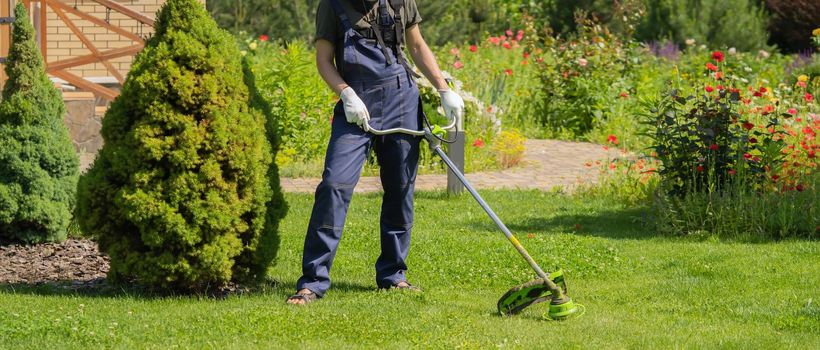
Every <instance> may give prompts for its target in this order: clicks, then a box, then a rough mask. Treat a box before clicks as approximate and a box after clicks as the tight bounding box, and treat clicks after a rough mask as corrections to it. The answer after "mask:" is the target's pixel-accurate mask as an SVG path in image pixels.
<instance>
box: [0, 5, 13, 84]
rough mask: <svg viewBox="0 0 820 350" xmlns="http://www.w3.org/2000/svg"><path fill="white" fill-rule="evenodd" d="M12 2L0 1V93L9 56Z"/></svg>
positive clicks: (4, 80)
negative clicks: (5, 63)
mask: <svg viewBox="0 0 820 350" xmlns="http://www.w3.org/2000/svg"><path fill="white" fill-rule="evenodd" d="M12 4H13V3H12V0H0V91H2V90H3V84H4V83H5V82H6V79H7V77H6V66H5V65H4V64H3V63H4V62H5V59H6V56H8V54H9V46H10V45H9V44H11V21H12V17H11V14H12Z"/></svg>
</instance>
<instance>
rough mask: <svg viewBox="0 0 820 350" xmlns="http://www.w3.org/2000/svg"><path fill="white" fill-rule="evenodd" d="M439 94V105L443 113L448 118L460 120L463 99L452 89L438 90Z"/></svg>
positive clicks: (462, 115) (462, 110)
mask: <svg viewBox="0 0 820 350" xmlns="http://www.w3.org/2000/svg"><path fill="white" fill-rule="evenodd" d="M438 93H439V95H441V107H442V108H444V114H446V115H447V117H448V118H450V119H455V120H461V118H462V117H464V100H463V99H461V96H459V95H458V94H457V93H455V92H454V91H453V90H449V89H448V90H439V91H438Z"/></svg>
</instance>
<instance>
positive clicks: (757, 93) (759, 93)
mask: <svg viewBox="0 0 820 350" xmlns="http://www.w3.org/2000/svg"><path fill="white" fill-rule="evenodd" d="M752 96H754V97H761V96H763V93H762V92H760V91H755V92H754V93H752Z"/></svg>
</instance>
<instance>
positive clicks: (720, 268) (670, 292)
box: [0, 191, 820, 349]
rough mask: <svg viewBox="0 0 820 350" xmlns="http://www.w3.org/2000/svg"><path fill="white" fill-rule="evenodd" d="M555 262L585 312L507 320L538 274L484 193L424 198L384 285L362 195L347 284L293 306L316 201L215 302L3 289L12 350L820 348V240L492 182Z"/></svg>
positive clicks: (300, 209)
mask: <svg viewBox="0 0 820 350" xmlns="http://www.w3.org/2000/svg"><path fill="white" fill-rule="evenodd" d="M482 194H483V195H484V196H485V199H487V201H488V202H489V203H490V205H491V206H492V207H493V208H494V209H495V210H496V211H497V213H498V214H499V216H500V217H501V218H502V220H504V221H505V222H506V223H507V225H508V226H509V227H510V228H511V229H512V230H513V231H514V232H515V233H516V234H517V235H518V237H519V238H520V239H521V241H522V243H523V244H524V246H525V247H526V248H527V249H528V250H529V251H530V253H531V254H532V255H533V256H534V257H535V259H536V261H538V262H539V263H541V265H542V267H543V268H544V269H545V270H553V269H554V268H556V267H561V268H563V269H564V271H565V272H566V274H567V278H568V282H569V291H570V295H571V296H572V298H573V299H574V300H575V301H576V302H578V303H581V304H583V305H585V306H586V308H587V312H586V314H585V315H583V316H582V317H580V318H578V319H574V320H570V321H566V322H556V321H551V320H548V319H546V317H545V313H546V311H547V307H546V305H538V306H535V307H532V308H530V309H528V310H527V311H525V312H524V313H523V314H522V315H519V316H516V317H511V318H505V317H500V316H497V315H496V309H495V305H496V301H497V298H498V297H500V296H501V295H502V294H503V293H504V292H506V291H507V289H509V288H511V287H513V286H515V285H516V284H520V283H524V282H526V281H528V280H530V279H532V278H534V277H535V275H534V273H533V272H532V270H531V269H530V268H529V266H528V265H527V264H526V263H525V262H524V260H523V259H521V258H520V257H519V256H518V255H517V253H516V252H515V250H514V249H513V248H512V246H511V245H510V244H509V242H507V241H506V239H505V238H504V237H503V235H502V234H501V232H500V231H498V230H497V229H496V228H495V226H494V225H493V224H492V222H491V221H490V219H489V218H487V216H486V214H485V213H484V212H483V210H482V209H481V208H480V207H479V206H478V205H477V204H476V203H475V202H474V201H473V200H472V198H471V197H469V196H462V197H459V198H455V199H453V198H448V197H447V196H446V195H445V194H443V193H419V194H417V196H416V222H415V227H414V230H413V245H412V248H411V252H410V258H409V263H410V271H409V273H408V276H409V279H410V281H411V282H413V283H414V284H417V285H419V286H421V287H422V288H423V289H424V292H422V293H413V292H396V291H388V292H385V291H377V290H376V285H375V280H374V273H375V272H374V263H375V261H376V258H377V257H378V254H379V238H378V234H379V233H378V222H379V208H380V204H381V197H380V195H378V194H370V195H356V196H354V199H353V203H352V204H351V208H350V216H349V217H348V224H347V228H346V230H345V233H344V237H343V239H342V243H341V245H340V247H339V251H338V254H337V256H336V260H335V264H334V266H333V270H332V276H333V282H334V284H333V287H332V289H331V291H330V292H328V294H327V295H326V297H325V298H324V299H321V300H319V301H317V302H315V303H313V304H311V305H308V306H305V307H298V306H290V305H285V303H284V300H285V298H286V297H287V296H288V295H289V294H291V293H292V292H293V291H294V290H293V288H294V283H295V281H296V279H297V278H298V277H299V275H300V273H301V251H302V245H303V239H304V231H305V229H306V227H307V220H308V217H309V214H310V210H311V205H312V203H313V199H312V196H310V195H301V194H288V195H287V199H288V201H289V203H290V207H291V210H290V213H289V215H288V217H287V218H286V219H285V220H284V221H283V222H282V227H281V234H282V247H281V251H280V253H279V259H278V262H277V264H276V265H275V266H274V267H273V268H272V270H271V278H272V279H274V280H275V281H276V282H275V283H270V284H269V285H267V286H265V287H263V288H261V289H260V290H257V291H254V292H252V293H249V294H243V295H236V296H230V297H228V298H226V299H214V298H207V297H198V296H175V297H168V296H164V297H156V296H150V295H144V294H142V293H140V292H136V291H129V290H120V291H117V292H105V293H89V292H83V293H75V292H69V291H64V290H62V289H59V288H52V287H26V286H20V285H14V286H8V285H7V286H1V287H0V348H38V349H46V348H60V349H72V348H74V349H81V348H89V347H91V348H98V347H105V348H169V347H178V348H195V349H200V348H220V349H221V348H243V349H246V348H260V349H261V348H297V347H319V346H322V347H337V348H384V347H390V348H494V347H510V348H548V347H549V348H552V347H559V348H565V347H572V348H670V347H672V348H680V347H685V348H715V347H718V348H774V347H778V348H781V347H782V348H797V349H809V348H817V347H818V346H820V242H817V241H805V240H802V241H801V240H793V241H781V242H771V243H741V242H720V241H703V240H702V239H700V240H696V239H691V238H686V237H656V235H655V234H653V233H652V232H647V231H646V230H645V229H644V228H643V225H642V222H643V221H644V220H645V219H644V215H645V214H644V211H643V210H640V209H633V208H625V207H623V206H622V205H619V204H617V203H611V202H606V201H603V200H596V199H594V198H592V199H591V198H586V199H577V198H571V197H567V196H563V195H560V194H553V193H544V192H537V191H482Z"/></svg>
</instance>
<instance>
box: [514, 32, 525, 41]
mask: <svg viewBox="0 0 820 350" xmlns="http://www.w3.org/2000/svg"><path fill="white" fill-rule="evenodd" d="M521 39H524V31H523V30H519V31H518V33H516V35H515V40H516V41H521Z"/></svg>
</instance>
